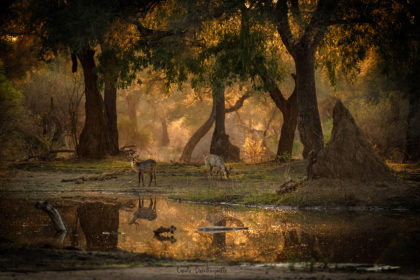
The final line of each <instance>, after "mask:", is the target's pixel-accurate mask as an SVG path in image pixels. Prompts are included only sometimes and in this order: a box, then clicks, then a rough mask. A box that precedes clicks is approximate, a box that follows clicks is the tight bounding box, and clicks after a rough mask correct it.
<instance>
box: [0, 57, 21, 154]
mask: <svg viewBox="0 0 420 280" xmlns="http://www.w3.org/2000/svg"><path fill="white" fill-rule="evenodd" d="M22 112H23V106H22V94H21V93H20V92H19V91H18V90H16V89H15V88H14V87H13V85H12V83H11V82H10V81H9V80H8V79H7V78H6V76H5V74H4V72H3V63H2V62H1V61H0V157H1V158H5V157H8V156H10V155H7V154H6V152H10V150H8V148H10V149H11V150H12V151H13V150H15V149H16V150H17V149H18V147H17V146H18V144H19V143H20V141H19V137H20V134H19V130H20V127H21V121H22V118H21V115H22ZM16 144H17V145H16Z"/></svg>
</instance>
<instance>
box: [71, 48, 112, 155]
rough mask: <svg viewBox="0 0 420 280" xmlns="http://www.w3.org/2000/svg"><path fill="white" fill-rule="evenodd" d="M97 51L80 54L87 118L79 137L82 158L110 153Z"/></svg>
mask: <svg viewBox="0 0 420 280" xmlns="http://www.w3.org/2000/svg"><path fill="white" fill-rule="evenodd" d="M94 55H95V51H93V50H91V49H87V50H85V51H84V52H82V53H79V54H78V57H79V60H80V63H81V64H82V68H83V75H84V80H85V96H86V103H85V112H86V120H85V126H84V127H83V130H82V133H81V134H80V137H79V145H78V146H77V154H78V155H79V157H81V158H91V159H99V158H103V157H104V156H105V154H107V153H108V141H107V133H106V126H105V120H104V111H103V108H104V105H103V100H102V96H101V94H100V93H99V90H98V85H97V82H98V76H97V74H96V72H95V61H94Z"/></svg>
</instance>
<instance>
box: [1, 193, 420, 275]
mask: <svg viewBox="0 0 420 280" xmlns="http://www.w3.org/2000/svg"><path fill="white" fill-rule="evenodd" d="M125 199H126V200H125V201H124V202H123V203H122V205H133V206H132V207H128V206H127V207H123V208H118V206H116V205H109V204H103V203H83V204H80V205H79V204H76V203H73V202H72V201H66V202H61V203H62V204H61V205H60V204H56V203H54V202H51V203H52V204H53V205H54V206H55V207H56V208H57V209H58V210H59V211H60V214H61V215H62V218H63V222H64V224H65V225H66V227H67V229H68V231H69V233H68V235H67V236H66V238H65V240H64V244H63V245H62V246H71V245H73V246H74V247H78V248H81V249H87V250H111V249H121V250H126V251H132V252H144V253H148V254H152V255H155V256H156V257H171V258H175V259H182V260H188V259H190V260H191V259H202V260H215V259H217V260H226V261H263V262H290V261H315V262H329V263H335V262H339V263H350V262H351V263H384V264H390V265H402V266H412V267H416V266H417V264H418V263H419V262H420V230H419V229H418V225H419V224H420V215H419V214H418V213H390V212H364V213H362V212H359V213H357V212H308V211H270V210H259V209H248V208H243V207H242V208H240V207H235V208H233V207H222V206H209V205H197V204H184V203H177V202H172V201H168V200H165V199H163V198H158V199H157V200H156V201H155V200H152V201H151V202H150V203H149V205H147V206H146V207H144V203H141V199H140V207H138V206H137V201H138V198H136V197H133V196H128V197H126V198H125ZM119 200H120V201H123V200H124V198H121V197H120V199H119ZM146 202H147V201H146ZM156 202H157V203H156ZM134 205H135V206H134ZM157 205H158V206H157ZM140 209H143V210H148V211H149V210H150V211H149V213H153V214H150V215H149V216H148V217H150V218H141V217H140V216H138V215H137V214H139V213H140V212H141V211H140V212H138V211H139V210H140ZM143 210H142V211H143ZM153 211H154V212H153ZM133 212H134V213H137V214H136V215H134V214H133ZM146 216H147V215H146ZM146 216H144V217H146ZM133 217H136V219H134V221H135V222H137V224H138V225H139V227H138V229H137V228H136V227H133V226H130V225H129V223H130V221H132V220H133ZM0 219H1V221H2V223H0V238H2V239H9V240H12V241H15V242H19V243H26V244H34V245H40V246H43V244H45V243H49V244H52V245H55V244H56V243H54V242H56V241H55V240H54V234H55V230H54V228H53V227H52V225H51V222H50V221H49V218H48V216H47V215H45V213H42V212H41V211H37V210H36V209H35V208H34V207H33V202H30V201H19V200H10V199H7V200H2V201H0ZM171 226H174V227H176V232H175V233H174V234H172V233H170V232H163V233H162V234H157V236H156V234H155V233H154V231H157V230H158V229H159V228H161V227H162V228H164V229H168V228H169V229H170V228H171ZM210 226H226V227H243V226H245V227H248V230H247V231H231V232H223V233H216V234H206V233H200V232H197V231H196V229H197V228H199V227H210ZM103 232H110V233H117V232H124V233H125V234H124V235H116V234H109V235H104V234H102V233H103ZM172 237H173V238H172ZM175 237H176V238H175ZM172 240H176V242H172Z"/></svg>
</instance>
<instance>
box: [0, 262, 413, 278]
mask: <svg viewBox="0 0 420 280" xmlns="http://www.w3.org/2000/svg"><path fill="white" fill-rule="evenodd" d="M0 279H5V280H6V279H57V280H60V279H104V280H108V279H109V280H111V279H113V280H114V279H144V280H146V279H151V280H156V279H162V280H165V279H282V280H283V279H284V280H286V279H290V280H292V279H296V280H297V279H299V280H304V279H308V280H317V279H323V280H329V279H331V280H344V279H354V280H356V279H360V280H362V279H364V280H368V279H371V280H373V279H378V280H379V279H390V280H391V279H393V280H397V279H401V280H403V279H420V276H418V275H409V274H407V275H401V274H393V273H391V274H389V273H342V272H297V271H290V270H287V269H284V268H276V267H255V266H238V265H236V266H223V265H217V266H207V265H191V266H164V267H161V266H159V267H156V266H154V267H144V266H136V267H130V268H109V269H101V270H73V271H43V272H28V273H16V272H6V273H1V272H0Z"/></svg>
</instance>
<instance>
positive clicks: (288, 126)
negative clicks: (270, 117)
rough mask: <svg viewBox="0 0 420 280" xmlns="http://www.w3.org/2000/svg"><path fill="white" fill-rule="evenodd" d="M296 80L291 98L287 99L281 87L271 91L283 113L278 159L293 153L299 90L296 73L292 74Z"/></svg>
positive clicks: (272, 97)
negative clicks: (297, 88)
mask: <svg viewBox="0 0 420 280" xmlns="http://www.w3.org/2000/svg"><path fill="white" fill-rule="evenodd" d="M292 77H293V79H294V81H295V89H294V90H293V93H292V95H290V97H289V99H287V100H286V99H285V98H284V97H283V94H282V93H281V91H280V89H278V88H275V89H273V90H272V91H270V96H271V99H273V101H274V103H275V104H276V106H277V108H278V109H279V110H280V112H281V113H282V114H283V125H282V127H281V134H280V140H279V145H278V148H277V155H276V156H277V159H279V158H280V157H281V156H283V155H285V154H287V155H289V156H291V155H292V151H293V140H294V139H295V131H296V126H297V117H298V105H297V90H296V75H292Z"/></svg>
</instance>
